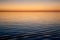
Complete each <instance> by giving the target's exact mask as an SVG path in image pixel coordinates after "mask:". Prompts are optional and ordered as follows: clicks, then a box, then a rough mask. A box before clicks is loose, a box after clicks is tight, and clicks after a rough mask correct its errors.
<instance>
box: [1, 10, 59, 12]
mask: <svg viewBox="0 0 60 40" xmlns="http://www.w3.org/2000/svg"><path fill="white" fill-rule="evenodd" d="M0 12H60V10H26V11H25V10H24V11H13V10H0Z"/></svg>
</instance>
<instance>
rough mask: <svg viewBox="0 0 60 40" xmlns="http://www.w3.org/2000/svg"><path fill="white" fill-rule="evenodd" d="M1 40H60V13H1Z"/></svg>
mask: <svg viewBox="0 0 60 40" xmlns="http://www.w3.org/2000/svg"><path fill="white" fill-rule="evenodd" d="M0 40H60V12H0Z"/></svg>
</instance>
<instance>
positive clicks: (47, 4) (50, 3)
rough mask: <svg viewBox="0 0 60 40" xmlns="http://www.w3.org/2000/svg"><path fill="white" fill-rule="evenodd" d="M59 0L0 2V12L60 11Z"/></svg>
mask: <svg viewBox="0 0 60 40" xmlns="http://www.w3.org/2000/svg"><path fill="white" fill-rule="evenodd" d="M59 4H60V0H0V11H2V10H10V11H21V10H23V11H24V10H60V5H59Z"/></svg>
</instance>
